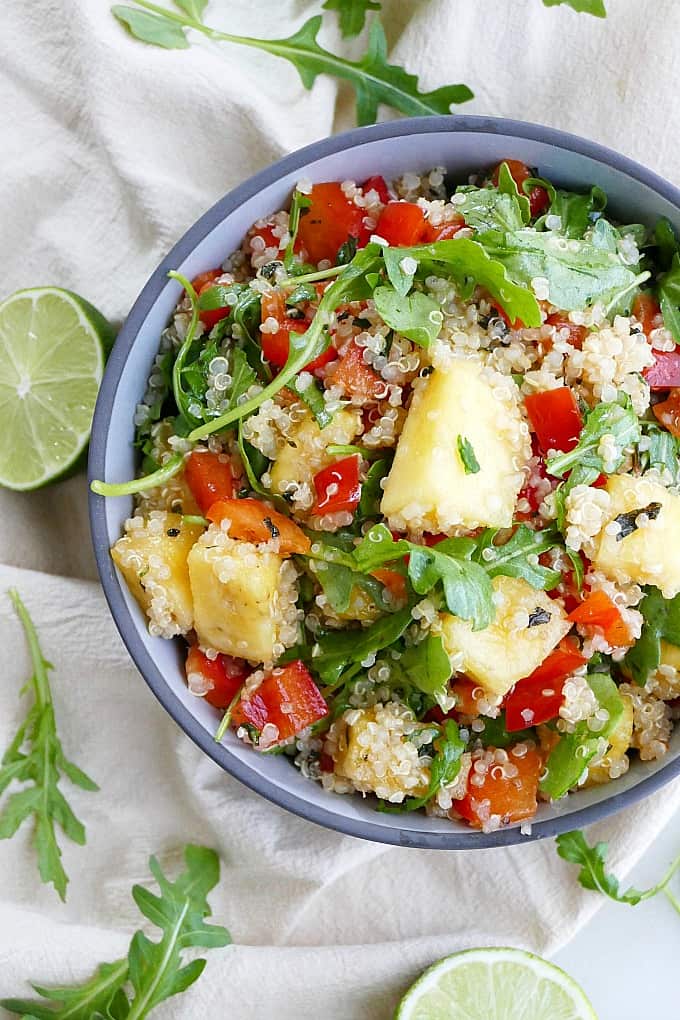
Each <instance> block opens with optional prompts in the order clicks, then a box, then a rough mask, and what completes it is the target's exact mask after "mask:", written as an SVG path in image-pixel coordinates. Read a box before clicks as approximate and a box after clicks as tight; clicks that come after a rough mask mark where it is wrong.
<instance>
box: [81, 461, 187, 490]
mask: <svg viewBox="0 0 680 1020" xmlns="http://www.w3.org/2000/svg"><path fill="white" fill-rule="evenodd" d="M183 468H184V455H183V454H181V453H173V455H172V457H169V458H168V460H166V462H165V464H164V465H163V467H160V468H159V469H158V470H157V471H152V472H151V474H150V475H143V476H142V477H141V478H131V479H130V481H129V482H102V481H99V480H98V479H95V480H94V481H92V482H90V489H91V491H92V492H94V493H95V494H96V495H97V496H134V495H135V494H136V493H138V492H146V491H148V490H149V489H155V488H156V486H157V485H164V484H165V483H166V482H168V481H170V479H171V478H174V477H175V475H178V474H179V473H180V471H181V470H182V469H183Z"/></svg>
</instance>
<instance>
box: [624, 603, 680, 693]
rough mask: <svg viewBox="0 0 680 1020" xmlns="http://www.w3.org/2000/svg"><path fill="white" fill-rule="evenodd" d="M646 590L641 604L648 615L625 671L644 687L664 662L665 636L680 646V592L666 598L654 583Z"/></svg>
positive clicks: (629, 653) (630, 650)
mask: <svg viewBox="0 0 680 1020" xmlns="http://www.w3.org/2000/svg"><path fill="white" fill-rule="evenodd" d="M644 591H645V594H644V597H643V599H642V601H641V602H640V604H639V606H638V609H639V611H640V612H641V613H642V616H643V618H644V623H643V625H642V633H641V635H640V637H639V639H638V640H637V641H636V642H635V644H634V645H631V647H630V648H629V649H628V651H627V652H626V655H625V658H624V660H623V664H624V667H625V671H626V672H627V673H629V674H630V676H631V677H632V678H633V680H634V681H635V683H636V684H639V685H640V687H644V685H645V684H646V683H647V678H648V676H649V674H650V673H653V672H654V670H655V669H657V668H658V666H659V664H660V662H661V640H662V639H663V640H664V641H668V642H669V643H670V644H672V645H676V646H679V647H680V595H676V596H675V598H672V599H665V598H664V597H663V595H662V594H661V592H660V591H659V589H658V588H653V587H651V586H650V587H647V588H645V590H644Z"/></svg>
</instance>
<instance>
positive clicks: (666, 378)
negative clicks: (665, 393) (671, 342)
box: [642, 347, 680, 390]
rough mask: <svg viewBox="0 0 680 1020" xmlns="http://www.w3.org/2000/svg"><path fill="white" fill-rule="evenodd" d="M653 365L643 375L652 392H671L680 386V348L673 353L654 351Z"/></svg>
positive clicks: (643, 371)
mask: <svg viewBox="0 0 680 1020" xmlns="http://www.w3.org/2000/svg"><path fill="white" fill-rule="evenodd" d="M654 358H655V359H656V360H655V361H654V364H653V365H650V366H649V368H644V369H643V370H642V374H643V376H644V377H645V380H646V382H647V385H648V386H649V388H650V389H652V390H670V389H673V388H674V387H676V386H680V347H676V348H675V350H673V351H654Z"/></svg>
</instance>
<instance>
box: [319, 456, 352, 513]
mask: <svg viewBox="0 0 680 1020" xmlns="http://www.w3.org/2000/svg"><path fill="white" fill-rule="evenodd" d="M359 459H360V458H359V454H357V453H355V454H353V455H352V456H351V457H344V458H343V459H342V460H339V461H336V463H335V464H330V465H329V466H328V467H326V468H323V470H322V471H319V472H318V474H316V475H314V488H315V489H316V505H315V507H314V513H315V514H318V515H321V514H334V513H339V512H340V511H341V510H348V511H350V512H352V513H353V512H354V511H355V510H356V508H357V506H358V505H359V500H360V499H361V482H360V481H359Z"/></svg>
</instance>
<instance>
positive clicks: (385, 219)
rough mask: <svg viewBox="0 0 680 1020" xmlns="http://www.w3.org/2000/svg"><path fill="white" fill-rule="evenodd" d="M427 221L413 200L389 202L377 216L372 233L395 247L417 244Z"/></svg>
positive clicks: (420, 239)
mask: <svg viewBox="0 0 680 1020" xmlns="http://www.w3.org/2000/svg"><path fill="white" fill-rule="evenodd" d="M426 229H427V223H426V220H425V215H424V213H423V210H422V209H421V208H420V206H419V205H416V204H415V203H414V202H389V203H388V204H387V205H386V206H385V208H384V209H383V211H382V212H381V213H380V216H379V217H378V222H377V223H376V225H375V230H374V231H373V233H375V234H377V235H378V237H382V238H384V240H385V241H387V243H388V244H391V245H392V246H393V247H395V248H402V247H405V246H410V245H413V244H419V243H420V242H421V241H422V239H423V237H424V236H425V231H426Z"/></svg>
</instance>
